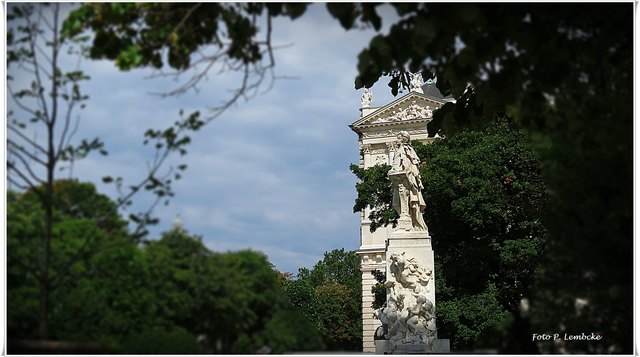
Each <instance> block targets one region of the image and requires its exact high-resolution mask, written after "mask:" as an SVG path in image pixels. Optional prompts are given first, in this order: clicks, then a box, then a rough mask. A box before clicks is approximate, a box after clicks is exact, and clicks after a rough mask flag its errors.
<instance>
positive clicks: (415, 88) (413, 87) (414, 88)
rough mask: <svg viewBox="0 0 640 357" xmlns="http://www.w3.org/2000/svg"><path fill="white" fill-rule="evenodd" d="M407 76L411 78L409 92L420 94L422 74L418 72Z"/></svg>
mask: <svg viewBox="0 0 640 357" xmlns="http://www.w3.org/2000/svg"><path fill="white" fill-rule="evenodd" d="M409 76H410V77H411V81H410V82H409V84H410V86H409V88H410V89H409V90H410V91H411V92H420V93H422V84H423V83H422V74H421V73H420V72H418V73H409Z"/></svg>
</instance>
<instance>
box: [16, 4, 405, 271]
mask: <svg viewBox="0 0 640 357" xmlns="http://www.w3.org/2000/svg"><path fill="white" fill-rule="evenodd" d="M381 15H382V17H383V28H382V30H381V31H382V32H384V31H386V29H387V25H388V24H390V23H391V22H392V20H393V19H395V18H396V17H395V14H394V13H393V12H392V11H391V10H390V9H388V8H385V9H383V11H381ZM374 35H375V31H374V30H373V29H366V30H351V31H345V30H344V29H342V27H341V26H340V25H339V23H338V21H337V20H335V19H333V18H331V17H330V15H329V14H328V12H327V10H326V7H325V5H324V4H314V5H312V6H310V7H309V9H308V10H307V12H306V13H305V15H303V16H302V17H301V18H299V19H297V20H295V21H291V20H289V19H277V20H276V21H275V22H274V33H273V42H274V44H275V45H276V46H277V45H283V48H280V49H278V50H277V51H276V52H275V61H276V67H275V74H276V75H277V76H287V77H291V78H292V79H281V80H276V81H275V82H274V84H273V86H272V87H271V89H270V90H268V91H266V92H264V93H261V94H259V95H257V96H256V97H254V98H252V99H250V100H249V101H241V102H240V103H238V104H237V105H236V106H234V107H232V108H230V109H228V110H227V111H226V112H225V113H224V114H223V115H221V116H220V117H218V118H216V119H215V120H214V121H212V122H211V123H209V124H208V125H206V126H205V127H204V128H202V129H201V130H200V131H199V132H197V133H195V134H194V135H192V144H191V145H189V147H188V148H187V149H188V155H187V156H185V157H184V158H182V159H181V160H178V161H173V163H174V164H179V163H186V164H187V165H188V169H187V170H186V171H185V173H184V175H183V178H182V179H181V180H179V181H177V182H175V183H174V184H173V190H174V192H175V196H174V197H173V198H172V199H171V201H170V203H169V205H168V206H166V207H165V206H162V205H159V206H158V207H157V208H156V209H155V211H154V214H155V215H156V216H157V217H159V218H160V223H159V224H158V225H157V226H154V227H151V229H150V234H149V238H157V237H159V236H160V233H161V232H163V231H167V230H169V229H170V228H171V226H172V224H173V223H174V222H175V221H176V219H177V218H178V217H179V219H180V221H181V222H182V224H183V226H184V228H185V229H186V230H187V231H188V232H189V233H190V234H195V235H199V236H202V240H203V242H204V243H205V244H206V245H207V247H209V248H210V249H211V250H213V251H218V252H224V251H235V250H239V249H245V248H250V249H254V250H259V251H262V252H264V253H265V254H266V255H267V256H268V258H269V260H270V261H271V262H272V263H273V264H274V265H275V266H276V268H277V269H279V270H280V271H285V272H292V273H296V272H297V271H298V268H300V267H307V268H311V267H312V266H313V265H314V264H315V263H316V262H318V261H319V260H321V259H322V257H323V255H324V253H325V252H327V251H331V250H333V249H339V248H345V249H346V250H355V249H357V248H358V247H359V214H355V213H353V210H352V207H353V204H354V200H355V197H356V192H355V184H356V177H355V176H354V175H353V174H352V173H351V172H350V171H349V165H350V164H351V163H356V164H357V163H358V144H357V135H356V134H355V133H354V132H352V131H351V129H350V128H349V127H348V125H349V124H351V123H353V122H355V121H356V120H357V119H358V116H359V111H358V108H359V107H360V95H361V91H359V90H355V89H354V84H353V83H354V79H355V76H356V73H357V71H356V64H357V55H358V53H359V52H360V51H361V50H362V49H363V48H364V47H366V46H367V45H368V42H369V40H370V39H371V38H372V37H373V36H374ZM62 65H63V66H65V67H66V68H74V67H75V66H77V65H78V60H77V58H73V57H65V58H63V61H62ZM80 69H82V70H83V71H85V72H86V73H87V74H88V75H89V76H91V80H90V81H87V82H85V83H83V85H82V89H83V92H84V93H86V94H88V95H89V97H90V99H89V101H88V102H87V107H86V108H85V109H84V110H82V111H80V112H78V114H79V115H80V116H81V121H80V126H79V129H78V132H77V134H76V136H75V137H74V138H75V139H76V142H78V141H79V140H80V139H82V138H88V139H92V138H94V137H99V138H100V139H101V140H102V141H103V142H104V143H105V148H106V149H107V150H108V151H109V155H108V156H106V157H103V156H100V155H98V154H94V155H91V156H89V157H87V158H85V159H83V160H81V161H78V162H77V163H76V164H75V165H74V167H73V177H76V178H78V179H79V180H80V181H91V182H93V183H95V184H96V186H97V188H98V190H99V191H100V192H101V193H104V194H107V195H109V196H110V197H112V198H115V197H116V193H115V191H114V189H113V187H111V186H109V185H105V184H103V183H102V180H101V178H102V177H103V176H107V175H110V176H113V177H117V176H121V177H122V178H123V179H124V182H125V184H127V183H134V182H136V181H137V180H139V179H140V178H141V177H142V176H143V175H145V169H144V168H145V167H146V163H147V162H149V161H151V160H152V158H153V153H152V152H151V151H149V150H148V149H147V148H146V147H144V146H143V145H142V141H143V133H144V132H145V131H146V130H147V129H149V128H163V127H166V126H167V125H169V124H170V123H172V122H174V121H175V120H177V119H178V117H179V116H178V113H179V111H180V110H181V109H184V111H185V112H186V113H189V112H192V111H195V110H200V111H202V113H203V114H204V115H206V114H207V109H206V108H207V107H212V106H215V105H218V104H220V103H221V102H222V101H223V100H224V99H225V98H228V96H229V92H228V91H229V89H232V88H233V87H234V86H235V85H237V81H238V78H237V77H235V76H232V75H228V74H217V73H212V74H211V75H210V76H209V78H208V80H207V81H205V82H203V83H202V84H201V85H200V86H199V91H198V92H197V93H196V92H194V91H191V92H188V93H185V94H183V95H180V96H175V97H165V98H162V97H159V96H157V95H153V94H150V93H151V92H166V91H170V90H171V89H173V88H175V87H176V86H177V84H178V83H176V82H174V81H172V80H167V79H150V78H148V76H149V74H150V73H151V71H150V70H133V71H129V72H121V71H119V70H117V69H116V67H115V66H114V64H113V63H112V62H109V61H91V60H87V59H84V60H82V61H81V62H80ZM22 75H23V76H24V74H22ZM185 79H186V78H185ZM27 80H28V78H27V77H26V76H25V77H24V78H17V80H16V81H17V82H20V81H23V82H24V81H27ZM25 83H28V82H25ZM265 89H267V88H266V86H265ZM391 100H393V97H392V95H391V93H390V90H389V88H388V87H387V86H386V81H385V80H384V79H382V80H381V81H380V82H379V83H377V84H376V85H375V86H374V87H373V103H372V105H374V106H380V105H384V104H387V103H389V102H390V101H391ZM7 106H8V109H9V110H12V109H14V110H16V108H15V104H13V103H12V102H11V100H9V99H7ZM42 133H43V132H40V133H39V135H40V137H41V138H42V137H43V134H42ZM35 135H38V133H37V132H36V133H35ZM68 176H69V172H68V171H63V172H61V173H59V176H58V177H59V178H66V177H68ZM151 199H152V197H151V196H150V195H146V196H145V195H140V196H136V197H135V199H134V201H135V204H134V207H133V210H132V211H136V209H138V210H143V209H145V208H146V207H147V206H148V205H149V204H150V202H151ZM123 214H125V215H126V214H128V213H127V212H123Z"/></svg>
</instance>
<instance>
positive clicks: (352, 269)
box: [284, 249, 362, 351]
mask: <svg viewBox="0 0 640 357" xmlns="http://www.w3.org/2000/svg"><path fill="white" fill-rule="evenodd" d="M360 276H361V274H360V262H359V260H358V257H357V255H356V254H355V252H353V251H350V252H346V251H345V250H344V249H334V250H332V251H331V252H325V254H324V258H323V259H322V260H321V261H319V262H318V263H316V265H314V267H313V268H312V269H311V270H309V269H307V268H300V270H299V272H298V276H297V278H298V279H297V280H292V281H288V282H285V284H284V291H285V293H286V295H287V297H288V298H289V301H290V302H291V304H292V305H293V306H294V307H295V308H296V309H297V310H298V311H299V312H300V313H302V314H303V315H304V316H305V317H306V318H307V320H308V321H309V322H310V323H311V324H312V325H313V326H315V327H316V328H317V329H318V330H319V331H320V333H321V334H322V337H323V339H324V341H325V343H326V345H327V349H329V350H342V351H357V350H360V349H361V348H362V319H361V311H362V282H361V280H360Z"/></svg>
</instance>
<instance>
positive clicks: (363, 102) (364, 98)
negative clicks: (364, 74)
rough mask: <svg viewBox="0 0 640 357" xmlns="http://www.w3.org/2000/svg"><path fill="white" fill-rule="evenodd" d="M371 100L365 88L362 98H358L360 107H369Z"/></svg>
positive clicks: (368, 91)
mask: <svg viewBox="0 0 640 357" xmlns="http://www.w3.org/2000/svg"><path fill="white" fill-rule="evenodd" d="M372 100H373V94H372V93H371V90H369V88H365V89H364V92H363V93H362V97H360V107H361V108H367V107H369V106H370V105H371V101H372Z"/></svg>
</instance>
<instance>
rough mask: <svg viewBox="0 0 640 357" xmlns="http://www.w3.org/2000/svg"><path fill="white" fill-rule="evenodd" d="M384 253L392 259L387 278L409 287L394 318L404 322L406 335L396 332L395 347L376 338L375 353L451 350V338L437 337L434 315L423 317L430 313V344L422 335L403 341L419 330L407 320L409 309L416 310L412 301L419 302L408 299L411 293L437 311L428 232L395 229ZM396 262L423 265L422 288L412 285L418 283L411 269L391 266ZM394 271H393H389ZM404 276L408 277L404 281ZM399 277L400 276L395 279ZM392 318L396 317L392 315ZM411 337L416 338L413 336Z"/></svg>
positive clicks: (446, 351)
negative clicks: (421, 297) (422, 298)
mask: <svg viewBox="0 0 640 357" xmlns="http://www.w3.org/2000/svg"><path fill="white" fill-rule="evenodd" d="M386 256H387V257H390V258H391V259H387V279H390V278H391V277H392V276H395V277H396V279H395V281H396V283H409V284H408V285H406V286H408V287H409V288H410V289H409V291H408V293H407V291H406V290H405V291H404V297H403V298H401V299H400V300H401V301H402V302H404V303H406V304H407V305H406V306H404V307H403V308H401V309H400V310H401V311H399V312H400V315H398V317H397V319H399V320H401V321H402V322H403V324H404V325H403V326H404V327H405V330H403V331H405V332H404V333H406V334H407V335H406V336H407V337H406V338H402V336H403V335H402V332H401V333H400V334H399V335H398V334H396V336H395V337H394V338H396V339H400V340H401V341H397V342H396V343H395V346H394V345H392V344H391V341H389V340H376V341H375V349H376V353H378V354H424V353H449V352H451V347H450V341H449V340H448V339H441V340H439V339H438V337H437V332H436V331H437V330H436V329H435V318H434V317H433V316H434V315H428V314H427V315H425V316H424V317H429V316H430V317H431V318H432V320H431V323H432V324H433V325H430V324H427V326H426V327H427V328H432V329H433V331H434V334H433V335H432V337H431V338H433V339H432V340H431V341H433V342H432V343H430V344H427V343H426V342H424V341H428V340H425V339H424V338H422V341H421V342H420V343H406V342H407V341H410V340H411V338H410V337H409V336H410V335H411V334H412V333H416V331H418V328H419V327H418V325H411V324H410V323H409V321H410V320H411V319H412V317H411V315H409V314H410V313H411V311H414V313H415V311H417V310H413V309H414V308H415V306H416V305H415V304H416V303H419V302H418V301H417V300H415V299H414V300H411V299H412V297H411V296H413V295H414V294H413V292H416V293H417V292H419V295H423V296H425V297H426V299H427V300H428V302H429V303H431V304H432V307H433V309H434V310H433V311H435V313H436V314H437V311H436V310H435V305H436V294H435V290H436V289H435V274H434V255H433V248H432V247H431V236H430V235H429V231H428V230H415V229H413V230H404V229H397V230H396V231H394V232H392V233H391V234H390V235H389V238H388V240H387V247H386ZM394 256H400V257H401V258H396V259H395V260H394V259H393V258H392V257H394ZM398 259H399V260H398ZM398 261H403V262H405V264H407V262H412V264H414V265H413V266H414V267H421V268H419V269H422V268H424V270H423V273H424V274H418V275H420V277H421V279H425V278H426V279H428V282H427V283H426V285H424V286H423V287H422V288H418V289H416V288H415V287H416V286H417V285H416V284H417V282H415V280H412V279H411V274H413V270H412V269H409V270H405V271H402V272H398V271H397V265H396V267H394V269H395V270H394V269H392V267H391V265H392V264H398ZM405 266H406V265H405ZM394 271H395V273H392V272H394ZM407 277H408V279H406V280H403V279H405V278H407ZM398 278H400V279H399V280H398ZM422 281H423V282H424V281H425V280H422ZM411 283H413V284H414V285H412V284H411ZM396 285H397V284H396ZM403 286H404V285H403ZM412 287H413V288H412ZM411 289H413V290H411ZM420 306H422V305H420ZM407 307H408V310H406V311H407V312H408V313H409V314H407V312H405V313H404V314H403V313H402V312H404V311H405V310H403V309H404V308H407ZM418 316H422V315H418ZM394 320H396V319H395V318H394ZM418 320H419V318H418V319H416V317H414V318H413V322H414V323H415V322H416V321H418ZM404 321H406V322H404ZM412 331H413V332H412ZM423 331H424V330H423ZM413 338H415V336H414V337H413ZM429 340H430V339H429ZM418 341H419V340H418Z"/></svg>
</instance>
